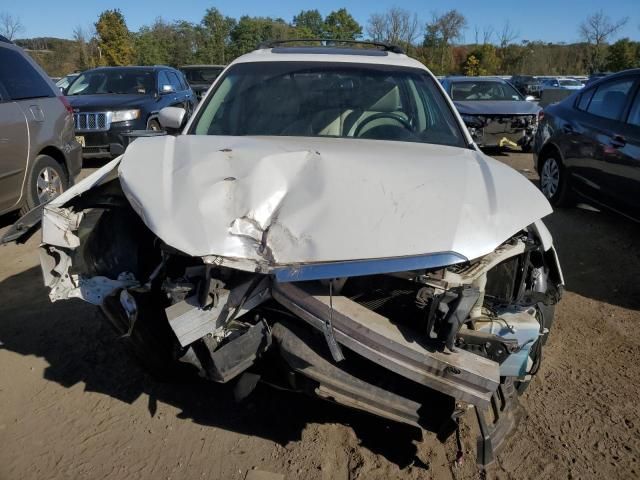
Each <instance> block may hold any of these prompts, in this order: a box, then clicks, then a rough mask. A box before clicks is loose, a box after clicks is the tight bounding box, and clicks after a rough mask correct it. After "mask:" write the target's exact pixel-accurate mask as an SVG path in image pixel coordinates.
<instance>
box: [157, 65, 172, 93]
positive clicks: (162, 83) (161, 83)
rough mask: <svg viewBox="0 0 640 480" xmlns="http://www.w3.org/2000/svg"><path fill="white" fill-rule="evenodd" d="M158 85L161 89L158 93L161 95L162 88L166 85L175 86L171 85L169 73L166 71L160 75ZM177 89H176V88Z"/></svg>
mask: <svg viewBox="0 0 640 480" xmlns="http://www.w3.org/2000/svg"><path fill="white" fill-rule="evenodd" d="M158 84H159V89H158V91H159V92H160V93H162V88H163V87H164V86H165V85H173V84H172V83H171V80H169V77H168V76H167V72H165V71H164V70H161V71H160V73H159V74H158ZM174 88H175V87H174Z"/></svg>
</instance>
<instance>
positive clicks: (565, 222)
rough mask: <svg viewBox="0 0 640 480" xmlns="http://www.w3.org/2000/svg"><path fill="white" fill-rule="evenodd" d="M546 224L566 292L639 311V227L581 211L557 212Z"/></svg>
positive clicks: (605, 214) (612, 216)
mask: <svg viewBox="0 0 640 480" xmlns="http://www.w3.org/2000/svg"><path fill="white" fill-rule="evenodd" d="M544 222H545V224H546V225H547V227H548V228H549V230H550V231H551V234H552V235H553V240H554V243H555V245H556V248H557V250H558V256H559V257H560V263H561V265H562V270H563V272H564V276H565V281H566V288H567V290H569V291H571V292H575V293H577V294H579V295H582V296H583V297H587V298H592V299H594V300H598V301H603V302H606V303H609V304H613V305H619V306H621V307H626V308H633V309H640V281H638V272H640V224H638V223H635V222H632V221H631V220H628V219H626V218H624V217H621V216H619V215H615V214H613V213H609V212H605V211H603V212H592V211H587V210H582V209H578V208H569V209H558V210H556V211H555V212H554V213H553V214H552V215H550V216H548V217H546V218H545V219H544Z"/></svg>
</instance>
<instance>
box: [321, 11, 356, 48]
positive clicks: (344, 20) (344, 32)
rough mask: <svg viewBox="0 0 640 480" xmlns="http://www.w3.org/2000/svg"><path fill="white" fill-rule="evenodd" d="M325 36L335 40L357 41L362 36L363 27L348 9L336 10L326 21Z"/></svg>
mask: <svg viewBox="0 0 640 480" xmlns="http://www.w3.org/2000/svg"><path fill="white" fill-rule="evenodd" d="M324 24H325V36H326V38H331V39H335V40H356V39H358V38H360V37H361V36H362V27H361V26H360V24H359V23H358V22H356V19H355V18H353V17H352V16H351V14H350V13H349V12H348V11H347V9H346V8H341V9H340V10H335V11H333V12H331V13H330V14H329V15H327V18H326V19H325V22H324Z"/></svg>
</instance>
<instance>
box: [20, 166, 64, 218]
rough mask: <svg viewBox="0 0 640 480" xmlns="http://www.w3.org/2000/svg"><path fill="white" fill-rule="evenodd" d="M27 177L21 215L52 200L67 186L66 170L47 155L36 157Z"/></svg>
mask: <svg viewBox="0 0 640 480" xmlns="http://www.w3.org/2000/svg"><path fill="white" fill-rule="evenodd" d="M27 175H28V177H27V183H26V186H25V187H26V188H25V199H24V202H23V204H22V207H21V209H20V214H21V215H24V214H25V213H27V212H28V211H30V210H32V209H33V208H35V207H37V206H38V205H40V204H41V203H46V202H48V201H50V200H53V199H54V198H55V197H57V196H58V195H60V194H61V193H62V192H64V191H65V190H66V189H67V187H68V186H69V176H68V175H67V170H66V169H65V167H64V166H62V165H60V163H59V162H58V161H57V160H55V159H54V158H53V157H50V156H49V155H38V156H37V157H36V161H35V162H33V166H32V167H31V169H30V170H29V172H28V174H27Z"/></svg>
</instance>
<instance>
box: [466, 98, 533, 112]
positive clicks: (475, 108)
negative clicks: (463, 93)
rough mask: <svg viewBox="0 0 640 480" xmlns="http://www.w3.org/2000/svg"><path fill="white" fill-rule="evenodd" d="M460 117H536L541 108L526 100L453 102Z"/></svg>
mask: <svg viewBox="0 0 640 480" xmlns="http://www.w3.org/2000/svg"><path fill="white" fill-rule="evenodd" d="M453 103H454V104H455V106H456V108H457V109H458V112H460V115H536V114H537V113H538V112H539V111H540V110H542V108H540V106H539V105H538V104H537V103H534V102H527V101H526V100H518V101H515V100H514V101H510V100H500V101H490V100H482V101H477V102H474V101H455V102H453Z"/></svg>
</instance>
